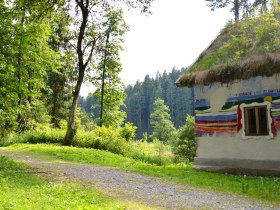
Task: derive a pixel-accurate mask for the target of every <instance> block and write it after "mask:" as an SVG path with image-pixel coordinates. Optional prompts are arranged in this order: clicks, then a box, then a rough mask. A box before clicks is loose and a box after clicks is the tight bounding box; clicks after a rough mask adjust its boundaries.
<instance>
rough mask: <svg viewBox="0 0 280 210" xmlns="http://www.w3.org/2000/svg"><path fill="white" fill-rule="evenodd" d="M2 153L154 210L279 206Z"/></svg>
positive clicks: (103, 169) (104, 169) (101, 169)
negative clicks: (159, 209) (160, 209)
mask: <svg viewBox="0 0 280 210" xmlns="http://www.w3.org/2000/svg"><path fill="white" fill-rule="evenodd" d="M0 155H5V156H7V157H10V158H12V159H14V160H16V161H23V162H25V163H28V164H29V165H31V166H32V167H34V168H36V169H37V170H39V171H44V172H50V173H53V174H55V175H56V176H60V177H64V178H69V179H77V180H80V181H82V182H85V183H88V184H93V185H94V186H95V187H97V188H98V189H100V190H101V191H103V192H104V193H105V194H108V195H110V196H112V197H114V198H116V199H121V200H135V201H137V202H140V203H142V204H144V205H146V206H152V207H155V209H157V208H163V209H244V210H245V209H246V210H249V209H254V210H259V209H280V207H279V208H276V207H273V206H268V205H266V204H262V203H259V202H255V201H252V200H251V199H248V198H245V197H241V196H233V195H230V194H225V193H215V192H211V191H207V190H201V189H196V188H193V187H188V186H185V185H176V184H172V183H166V182H162V181H160V180H159V179H157V178H154V177H150V176H146V175H140V174H136V173H131V172H126V171H123V170H119V169H116V168H110V167H100V166H94V165H87V164H75V163H70V162H63V161H60V160H56V159H50V158H45V157H42V156H39V155H35V154H32V155H31V154H27V153H21V152H20V153H19V152H14V151H13V152H11V151H8V150H2V149H1V150H0Z"/></svg>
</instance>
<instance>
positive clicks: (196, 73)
mask: <svg viewBox="0 0 280 210" xmlns="http://www.w3.org/2000/svg"><path fill="white" fill-rule="evenodd" d="M176 85H177V86H179V87H185V86H187V87H190V88H192V87H193V88H194V95H195V101H194V106H195V123H196V127H195V130H196V136H197V139H198V147H197V157H196V158H195V163H194V168H196V169H202V170H208V171H218V172H229V173H230V172H232V173H239V174H249V175H280V21H279V18H278V17H276V16H275V15H274V14H271V13H268V14H266V15H264V16H262V17H257V18H253V19H248V20H243V21H241V22H239V23H236V24H229V25H227V26H226V27H225V28H224V29H223V30H222V32H221V33H220V35H219V36H218V37H217V38H216V39H215V40H214V41H213V42H212V43H211V45H210V46H209V47H208V48H207V49H206V50H205V51H204V52H202V54H201V55H200V56H199V58H198V59H197V60H196V61H195V62H194V64H193V65H191V66H190V68H189V69H188V71H187V72H186V74H184V75H182V76H181V77H180V78H179V79H178V80H177V82H176Z"/></svg>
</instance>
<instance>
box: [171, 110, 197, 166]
mask: <svg viewBox="0 0 280 210" xmlns="http://www.w3.org/2000/svg"><path fill="white" fill-rule="evenodd" d="M172 150H173V152H174V155H175V161H176V162H188V161H193V160H194V157H195V153H196V143H195V121H194V117H193V116H189V115H188V116H187V118H186V124H185V125H184V126H182V127H181V128H180V129H179V138H178V140H177V141H175V142H174V144H173V147H172Z"/></svg>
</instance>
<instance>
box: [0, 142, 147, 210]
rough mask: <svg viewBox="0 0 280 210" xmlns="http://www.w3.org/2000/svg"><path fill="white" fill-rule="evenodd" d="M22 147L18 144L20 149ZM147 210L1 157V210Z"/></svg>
mask: <svg viewBox="0 0 280 210" xmlns="http://www.w3.org/2000/svg"><path fill="white" fill-rule="evenodd" d="M19 148H20V147H18V149H19ZM30 172H31V173H30ZM135 207H137V208H138V209H146V208H144V207H142V206H139V205H138V204H136V203H123V202H117V201H115V200H113V199H110V198H108V197H105V196H104V195H103V194H102V193H100V192H99V191H97V190H96V189H94V188H93V187H92V186H91V187H87V186H84V185H82V184H79V183H73V182H70V181H57V180H56V181H55V180H53V178H52V177H50V176H47V175H44V176H40V177H38V176H36V175H35V174H34V173H32V169H30V168H28V167H27V166H26V165H24V164H19V163H15V162H14V161H12V160H10V159H8V158H6V157H4V156H2V157H0V209H34V210H35V209H100V210H101V209H114V210H115V209H134V208H135Z"/></svg>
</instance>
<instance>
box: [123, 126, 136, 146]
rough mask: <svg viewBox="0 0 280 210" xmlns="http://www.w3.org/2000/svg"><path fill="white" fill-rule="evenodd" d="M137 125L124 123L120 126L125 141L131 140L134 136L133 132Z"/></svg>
mask: <svg viewBox="0 0 280 210" xmlns="http://www.w3.org/2000/svg"><path fill="white" fill-rule="evenodd" d="M136 130H137V127H136V126H134V125H133V124H132V123H125V124H124V127H123V128H121V136H122V137H123V138H124V139H125V140H126V141H127V142H129V141H131V140H133V139H134V138H135V132H136Z"/></svg>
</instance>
